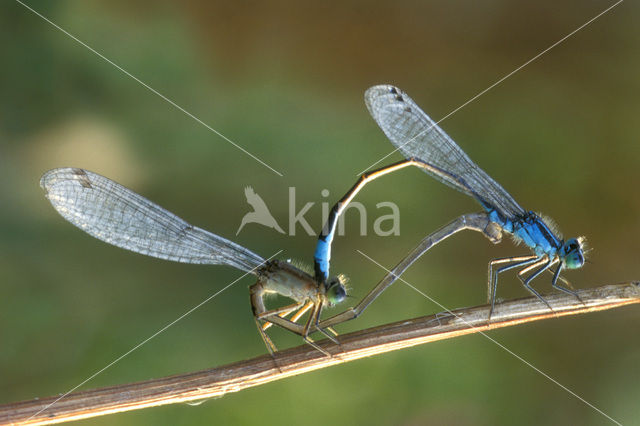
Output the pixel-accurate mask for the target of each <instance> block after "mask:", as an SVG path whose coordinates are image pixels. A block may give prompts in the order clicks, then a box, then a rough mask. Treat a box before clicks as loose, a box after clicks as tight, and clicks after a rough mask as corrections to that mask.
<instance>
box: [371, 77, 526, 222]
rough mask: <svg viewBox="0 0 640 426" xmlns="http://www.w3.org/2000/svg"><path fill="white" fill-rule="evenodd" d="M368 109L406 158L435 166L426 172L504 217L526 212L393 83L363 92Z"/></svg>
mask: <svg viewBox="0 0 640 426" xmlns="http://www.w3.org/2000/svg"><path fill="white" fill-rule="evenodd" d="M364 97H365V103H366V104H367V108H368V109H369V112H370V113H371V115H372V116H373V118H374V119H375V120H376V122H377V123H378V125H379V126H380V128H381V129H382V131H383V132H384V133H385V135H387V137H388V138H389V139H390V140H391V142H392V143H393V145H394V146H395V147H396V148H398V150H399V151H400V152H401V153H402V154H403V155H404V156H405V157H407V158H412V157H413V158H416V159H419V160H421V161H423V162H425V163H427V164H429V165H431V166H433V167H434V168H436V169H439V170H441V171H442V172H441V173H438V172H437V171H433V170H431V171H428V170H426V169H423V170H425V172H427V173H428V174H430V175H432V176H433V177H434V178H436V179H438V180H439V181H441V182H443V183H445V184H447V185H449V186H451V187H453V188H455V189H457V190H459V191H462V192H464V193H465V194H468V195H471V196H473V197H475V198H476V199H478V201H480V203H481V204H482V205H483V206H484V207H485V208H488V209H496V210H498V212H499V213H501V214H502V215H504V216H505V218H511V217H514V216H518V215H521V214H523V213H524V210H523V208H522V207H520V206H519V205H518V203H517V202H516V201H515V200H514V199H513V198H512V197H511V195H509V193H508V192H507V191H505V190H504V188H502V186H500V185H499V184H498V183H497V182H496V181H494V180H493V179H492V178H491V177H489V175H487V174H486V173H485V172H484V171H483V170H482V169H481V168H480V167H478V166H477V165H476V164H475V163H474V162H473V161H471V159H470V158H469V156H467V154H465V153H464V151H462V149H460V147H459V146H458V145H456V143H455V142H454V141H453V140H452V139H451V138H450V137H449V135H447V134H446V133H445V132H444V131H443V130H442V129H441V128H440V127H438V125H437V124H436V123H435V122H434V121H433V120H431V118H429V117H428V116H427V114H425V113H424V112H423V111H422V110H421V109H420V107H418V105H416V103H415V102H413V100H412V99H411V98H410V97H409V96H407V95H406V93H404V92H402V91H401V90H400V89H398V88H397V87H394V86H390V85H380V86H374V87H371V88H370V89H368V90H367V91H366V93H365V95H364Z"/></svg>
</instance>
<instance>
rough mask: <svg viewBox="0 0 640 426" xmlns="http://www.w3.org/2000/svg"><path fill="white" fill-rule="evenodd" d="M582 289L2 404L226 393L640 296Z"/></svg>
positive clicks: (117, 405) (55, 418)
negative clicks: (129, 381)
mask: <svg viewBox="0 0 640 426" xmlns="http://www.w3.org/2000/svg"><path fill="white" fill-rule="evenodd" d="M578 294H579V296H580V298H581V299H582V301H583V303H581V302H580V301H578V300H576V298H575V297H573V296H571V295H567V294H564V293H557V294H551V295H547V296H545V299H546V300H547V301H548V302H549V304H550V305H551V306H552V307H553V309H554V311H553V312H550V311H549V310H548V308H547V307H546V306H545V305H544V304H543V303H541V302H540V300H538V298H536V297H529V298H526V299H520V300H513V301H509V302H505V303H502V304H499V305H496V308H495V310H494V312H493V315H492V317H491V323H490V324H488V323H487V317H488V315H489V308H490V306H488V305H485V306H480V307H475V308H464V309H458V310H456V311H452V312H449V313H446V314H438V315H431V316H427V317H422V318H416V319H412V320H407V321H400V322H397V323H393V324H387V325H383V326H379V327H375V328H370V329H367V330H361V331H357V332H354V333H350V334H345V335H342V336H339V337H338V338H339V340H340V345H336V344H335V343H332V342H331V341H329V340H324V341H320V342H317V344H318V345H319V346H321V347H322V348H323V349H324V350H325V351H327V352H329V353H331V354H332V356H331V357H327V356H325V355H323V354H322V353H320V352H319V351H317V350H316V349H314V348H312V347H310V346H309V345H306V344H304V345H302V346H299V347H296V348H291V349H287V350H284V351H281V352H277V353H276V354H275V358H272V357H271V356H269V355H263V356H260V357H257V358H253V359H250V360H246V361H240V362H237V363H234V364H230V365H226V366H223V367H219V368H215V369H211V370H204V371H199V372H195V373H188V374H181V375H177V376H171V377H165V378H161V379H153V380H148V381H145V382H139V383H132V384H126V385H117V386H112V387H108V388H102V389H95V390H89V391H85V392H78V393H73V394H69V395H67V396H66V397H64V398H62V399H61V400H59V401H58V402H57V403H55V404H54V405H52V406H51V407H48V408H45V407H47V406H48V405H49V404H51V403H52V402H53V401H55V400H56V399H57V397H50V398H45V399H38V400H33V401H24V402H17V403H13V404H7V405H3V406H0V423H1V424H7V423H19V424H48V423H58V422H64V421H69V420H77V419H83V418H88V417H94V416H99V415H104V414H109V413H117V412H122V411H129V410H136V409H140V408H144V407H152V406H157V405H165V404H173V403H177V402H188V401H195V400H200V399H207V398H215V397H220V396H222V395H225V394H226V393H229V392H237V391H240V390H242V389H245V388H249V387H252V386H257V385H262V384H265V383H269V382H272V381H274V380H279V379H283V378H285V377H289V376H294V375H298V374H302V373H306V372H309V371H313V370H318V369H320V368H325V367H329V366H331V365H335V364H341V363H344V362H347V361H353V360H355V359H359V358H363V357H366V356H372V355H377V354H381V353H385V352H389V351H393V350H397V349H402V348H407V347H411V346H415V345H419V344H422V343H427V342H432V341H436V340H442V339H448V338H451V337H457V336H462V335H466V334H471V333H478V332H483V331H487V330H490V329H494V328H501V327H508V326H512V325H516V324H521V323H525V322H530V321H536V320H541V319H548V318H553V317H560V316H565V315H575V314H583V313H588V312H595V311H600V310H605V309H611V308H617V307H620V306H624V305H629V304H632V303H639V302H640V282H632V283H626V284H619V285H609V286H603V287H597V288H593V289H587V290H581V291H579V292H578ZM40 410H43V411H42V412H39V411H40ZM36 413H38V414H36ZM32 416H33V417H32Z"/></svg>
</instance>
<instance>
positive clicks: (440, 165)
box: [40, 85, 585, 352]
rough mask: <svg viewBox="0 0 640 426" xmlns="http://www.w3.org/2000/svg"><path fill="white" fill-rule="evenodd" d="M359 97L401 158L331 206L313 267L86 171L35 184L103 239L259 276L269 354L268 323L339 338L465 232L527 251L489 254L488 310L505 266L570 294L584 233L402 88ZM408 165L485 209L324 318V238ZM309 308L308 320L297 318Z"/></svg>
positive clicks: (329, 296)
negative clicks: (543, 208)
mask: <svg viewBox="0 0 640 426" xmlns="http://www.w3.org/2000/svg"><path fill="white" fill-rule="evenodd" d="M365 102H366V105H367V108H368V109H369V112H370V113H371V115H372V116H373V118H374V119H375V120H376V122H377V123H378V125H379V126H380V128H381V129H382V130H383V132H384V133H385V134H386V136H387V137H388V138H389V140H390V141H391V142H392V144H393V145H394V146H395V147H396V149H397V150H399V151H400V152H401V153H402V154H403V155H404V156H405V158H406V160H403V161H400V162H397V163H394V164H391V165H389V166H386V167H383V168H380V169H378V170H375V171H372V172H369V173H365V174H364V175H362V176H361V177H360V179H359V180H358V182H357V183H356V184H355V185H354V186H353V187H352V188H351V189H350V190H349V191H348V192H347V193H346V194H345V196H344V197H343V198H341V199H340V200H339V201H338V202H337V203H336V204H335V206H334V207H333V209H332V210H331V213H330V215H329V219H328V221H327V223H326V224H325V225H324V227H323V229H322V232H321V234H320V236H319V238H318V243H317V246H316V251H315V256H314V267H315V271H314V272H313V273H312V272H307V271H304V270H302V269H301V268H298V267H296V266H294V265H292V264H291V263H290V262H288V261H281V260H265V259H263V258H262V257H261V256H259V255H257V254H255V253H253V252H252V251H251V250H249V249H247V248H244V247H242V246H240V245H238V244H236V243H233V242H231V241H229V240H227V239H225V238H222V237H220V236H218V235H215V234H213V233H211V232H209V231H206V230H204V229H201V228H198V227H195V226H193V225H190V224H189V223H187V222H185V221H184V220H182V219H181V218H179V217H178V216H176V215H174V214H173V213H171V212H169V211H167V210H165V209H163V208H162V207H160V206H158V205H156V204H155V203H153V202H151V201H149V200H147V199H146V198H144V197H142V196H140V195H138V194H136V193H134V192H133V191H131V190H129V189H127V188H125V187H123V186H122V185H120V184H118V183H116V182H114V181H112V180H110V179H108V178H105V177H103V176H100V175H98V174H95V173H92V172H90V171H87V170H83V169H78V168H59V169H53V170H50V171H48V172H47V173H45V174H44V175H43V176H42V179H41V180H40V185H41V186H42V187H43V188H44V190H45V191H46V196H47V197H48V199H49V201H51V204H52V205H53V207H54V208H55V209H56V210H57V211H58V212H59V213H60V214H61V215H62V216H63V217H64V218H65V219H67V220H68V221H69V222H71V223H72V224H74V225H76V226H77V227H79V228H80V229H82V230H83V231H85V232H87V233H88V234H90V235H92V236H94V237H96V238H98V239H101V240H103V241H105V242H107V243H109V244H113V245H115V246H118V247H122V248H125V249H128V250H131V251H134V252H138V253H141V254H145V255H148V256H153V257H157V258H161V259H167V260H172V261H176V262H184V263H196V264H224V265H229V266H233V267H235V268H237V269H240V270H242V271H245V272H248V273H251V274H253V275H255V276H257V282H256V283H255V284H254V285H252V286H251V287H250V295H251V297H250V300H251V306H252V309H253V314H254V317H255V319H256V323H257V326H258V330H259V332H260V334H261V336H262V338H263V340H264V341H265V344H266V345H267V348H268V349H269V351H270V352H273V351H275V350H276V347H275V345H274V344H273V343H272V341H271V339H270V338H269V337H268V336H267V334H266V329H267V328H268V327H269V326H270V325H272V324H277V325H279V326H281V327H283V328H285V329H287V330H290V331H292V332H294V333H296V334H299V335H300V336H302V337H303V338H304V339H305V341H307V342H308V343H310V344H312V345H313V340H311V338H310V337H309V336H310V334H311V333H313V332H315V331H319V332H321V333H322V334H324V335H325V336H327V337H328V338H330V339H331V340H333V341H334V342H336V343H337V340H336V338H335V337H334V336H332V335H331V334H330V333H333V334H334V335H335V336H337V333H336V332H335V331H334V330H333V328H331V327H332V326H334V325H336V324H339V323H341V322H344V321H347V320H349V319H352V318H355V317H356V316H358V315H359V314H360V313H362V311H364V309H366V307H367V306H369V304H370V303H371V302H373V300H375V299H376V298H377V297H378V296H379V295H380V294H381V293H382V292H383V291H384V290H385V289H386V288H387V287H388V286H389V285H391V284H392V283H393V282H394V281H395V279H396V278H397V277H398V275H399V274H401V273H402V272H404V270H406V268H408V267H409V266H410V264H411V263H413V261H415V260H416V259H417V258H418V257H420V255H422V254H423V253H424V252H426V251H427V250H429V249H430V248H431V247H433V246H434V245H435V244H437V243H439V242H440V241H442V240H444V239H446V238H448V237H449V236H451V235H453V234H455V233H457V232H458V231H461V230H465V229H471V230H475V231H478V232H482V233H483V234H484V235H485V236H486V237H487V238H489V239H490V240H491V241H492V242H493V243H498V242H500V241H501V237H502V234H503V233H507V234H510V235H512V236H513V237H514V239H516V240H517V241H522V242H524V243H525V244H526V245H527V246H528V247H529V248H530V249H531V250H532V251H533V254H530V255H526V256H515V257H509V258H502V259H494V260H492V261H491V262H490V263H489V276H488V293H487V294H488V301H489V302H490V303H491V312H492V311H493V309H494V305H495V297H496V289H497V285H498V275H499V274H500V273H501V272H504V271H506V270H509V269H515V268H521V270H520V271H519V272H518V274H517V275H518V278H519V279H520V280H521V281H522V283H523V285H524V286H525V288H526V289H527V290H528V291H529V292H531V293H532V294H534V295H535V296H537V297H538V298H539V299H540V300H541V301H542V302H544V303H545V304H546V305H547V307H548V308H549V309H551V306H549V305H548V304H547V302H546V301H545V299H544V298H543V297H542V296H541V295H540V294H539V293H538V292H537V291H536V290H535V289H534V288H533V287H532V286H531V285H530V283H531V281H532V280H533V279H534V278H536V277H537V276H539V275H540V274H541V273H543V272H544V271H545V270H549V271H552V272H553V278H552V282H551V283H552V286H553V287H554V288H556V289H559V290H562V291H565V292H567V293H570V294H575V293H574V292H573V291H572V290H570V289H568V288H566V287H564V286H561V285H560V284H559V283H558V281H559V279H561V277H560V273H561V271H562V270H563V269H575V268H580V267H582V266H583V264H584V262H585V246H584V239H583V238H582V237H580V238H572V239H568V240H563V239H562V237H560V235H559V234H558V232H557V231H556V230H554V228H553V227H552V226H551V225H550V223H549V222H548V221H547V220H546V219H543V218H541V217H540V216H538V215H537V214H535V213H533V212H531V211H527V210H525V209H523V208H522V207H520V205H519V204H518V203H517V202H516V201H515V200H514V199H513V198H512V197H511V195H509V193H507V192H506V191H505V190H504V189H503V188H502V186H500V185H499V184H498V183H497V182H496V181H494V180H493V179H492V178H491V177H489V175H487V174H486V173H485V172H484V171H483V170H482V169H480V167H478V166H477V165H476V164H475V163H474V162H473V161H471V159H470V158H469V157H468V156H467V155H466V154H465V153H464V152H463V151H462V149H460V147H459V146H458V145H456V143H455V142H454V141H453V140H452V139H451V138H450V137H449V136H448V135H447V134H446V133H445V132H444V131H443V130H442V129H441V128H440V127H438V125H437V124H436V123H435V122H434V121H433V120H431V119H430V118H429V117H428V116H427V115H426V114H425V113H424V112H423V111H422V110H421V109H420V108H419V107H418V106H417V105H416V104H415V103H414V102H413V100H411V98H409V97H408V96H407V95H406V94H405V93H403V92H402V91H400V89H398V88H396V87H394V86H390V85H380V86H374V87H372V88H370V89H368V90H367V91H366V93H365ZM407 166H415V167H419V168H421V169H422V170H424V171H425V172H426V173H428V174H430V175H431V176H433V177H434V178H436V179H437V180H439V181H441V182H442V183H444V184H446V185H449V186H451V187H453V188H455V189H457V190H459V191H461V192H463V193H465V194H468V195H470V196H472V197H474V198H475V199H476V200H477V201H478V202H479V203H480V205H481V206H482V207H483V209H484V211H483V212H479V213H472V214H467V215H463V216H460V217H458V218H457V219H455V220H454V221H452V222H451V223H449V224H448V225H445V226H444V227H442V228H440V229H439V230H437V231H435V232H434V233H432V234H430V235H428V236H427V237H426V238H425V239H424V240H423V241H422V242H421V243H420V245H418V247H416V248H415V249H414V250H413V251H412V252H411V253H410V254H409V255H408V256H407V257H406V258H405V260H404V261H402V262H401V263H400V264H399V265H398V266H397V267H396V268H395V269H394V271H393V272H392V273H391V274H389V275H388V276H387V277H386V278H385V279H383V280H382V281H381V282H380V284H378V285H377V286H376V287H375V288H374V289H373V290H371V291H370V292H369V294H367V295H366V296H365V298H364V299H363V300H362V301H361V302H360V303H359V304H358V305H357V306H355V307H354V308H350V309H348V310H346V311H344V312H342V313H340V314H338V315H335V316H333V317H331V318H329V319H327V320H321V313H322V310H323V308H324V307H326V306H333V305H336V304H339V303H340V302H342V301H344V299H345V298H346V296H347V294H346V289H345V283H344V278H343V277H342V276H341V275H338V276H336V277H329V260H330V257H331V244H332V241H333V237H334V234H335V230H336V226H337V223H338V218H339V217H340V215H341V214H342V212H343V211H344V209H345V208H346V207H347V205H348V204H349V202H351V200H353V198H354V197H355V195H356V194H357V193H358V192H359V191H360V190H361V189H362V188H363V187H364V186H365V185H366V184H367V183H369V182H371V181H373V180H375V179H377V178H379V177H381V176H384V175H386V174H389V173H392V172H394V171H397V170H399V169H402V168H404V167H407ZM553 267H555V270H553V269H552V268H553ZM269 293H278V294H280V295H282V296H285V297H287V298H290V299H292V300H293V302H294V303H293V304H291V305H288V306H284V307H281V308H277V309H267V307H266V306H265V304H264V296H265V295H266V294H269ZM309 311H310V312H309ZM307 312H309V314H308V317H307V319H306V321H305V322H304V324H299V323H298V321H299V320H300V318H301V317H302V316H304V314H305V313H307ZM288 316H290V318H287V317H288ZM314 346H315V345H314Z"/></svg>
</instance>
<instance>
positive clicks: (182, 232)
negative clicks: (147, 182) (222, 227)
mask: <svg viewBox="0 0 640 426" xmlns="http://www.w3.org/2000/svg"><path fill="white" fill-rule="evenodd" d="M40 186H41V187H42V188H43V189H44V190H45V192H46V196H47V198H48V199H49V201H51V204H52V205H53V207H54V208H55V209H56V210H57V211H58V213H60V214H61V215H62V217H64V218H65V219H66V220H68V221H69V222H71V223H72V224H74V225H75V226H77V227H78V228H80V229H82V230H83V231H85V232H86V233H88V234H90V235H92V236H94V237H96V238H98V239H100V240H102V241H105V242H107V243H109V244H113V245H114V246H118V247H121V248H125V249H127V250H131V251H135V252H137V253H141V254H146V255H147V256H153V257H158V258H160V259H167V260H173V261H175V262H183V263H201V264H225V265H230V266H233V267H236V268H238V269H241V270H244V271H252V270H253V269H254V268H257V267H259V266H260V265H261V264H262V263H263V262H264V260H263V259H262V258H261V257H260V256H258V255H257V254H255V253H253V252H252V251H250V250H248V249H246V248H244V247H242V246H240V245H238V244H235V243H233V242H231V241H229V240H226V239H224V238H222V237H219V236H217V235H215V234H212V233H211V232H208V231H205V230H204V229H200V228H198V227H195V226H193V225H190V224H188V223H187V222H185V221H184V220H182V219H180V218H179V217H178V216H176V215H174V214H173V213H171V212H169V211H167V210H165V209H163V208H162V207H160V206H158V205H157V204H154V203H152V202H151V201H149V200H147V199H146V198H144V197H142V196H140V195H138V194H136V193H135V192H133V191H131V190H129V189H127V188H125V187H124V186H122V185H120V184H118V183H116V182H114V181H112V180H110V179H107V178H105V177H103V176H100V175H97V174H95V173H92V172H89V171H87V170H82V169H74V168H61V169H54V170H50V171H48V172H46V173H45V174H44V175H43V176H42V178H41V179H40Z"/></svg>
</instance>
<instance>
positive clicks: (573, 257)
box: [560, 237, 587, 269]
mask: <svg viewBox="0 0 640 426" xmlns="http://www.w3.org/2000/svg"><path fill="white" fill-rule="evenodd" d="M586 242H587V241H586V239H585V238H584V237H578V238H571V239H568V240H567V241H565V243H564V244H563V245H562V248H561V249H560V258H561V259H562V263H563V265H564V267H565V268H567V269H578V268H581V267H582V265H584V262H585V252H586V250H587V247H586Z"/></svg>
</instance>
